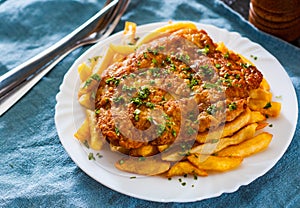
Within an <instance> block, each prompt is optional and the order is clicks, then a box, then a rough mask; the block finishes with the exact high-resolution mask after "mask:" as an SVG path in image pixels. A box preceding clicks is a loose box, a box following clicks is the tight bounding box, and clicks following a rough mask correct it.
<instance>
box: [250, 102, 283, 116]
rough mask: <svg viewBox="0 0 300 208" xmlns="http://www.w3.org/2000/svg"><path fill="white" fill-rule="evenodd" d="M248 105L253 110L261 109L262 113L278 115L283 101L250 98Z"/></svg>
mask: <svg viewBox="0 0 300 208" xmlns="http://www.w3.org/2000/svg"><path fill="white" fill-rule="evenodd" d="M248 106H249V107H250V109H251V110H253V111H260V112H261V113H263V114H265V115H267V116H271V117H276V116H278V115H279V114H280V110H281V103H279V102H273V101H272V102H267V101H265V100H258V99H249V102H248Z"/></svg>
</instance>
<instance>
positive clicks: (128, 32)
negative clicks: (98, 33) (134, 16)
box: [122, 21, 136, 45]
mask: <svg viewBox="0 0 300 208" xmlns="http://www.w3.org/2000/svg"><path fill="white" fill-rule="evenodd" d="M135 34H136V23H134V22H129V21H126V22H125V27H124V31H123V41H122V42H123V45H128V44H135Z"/></svg>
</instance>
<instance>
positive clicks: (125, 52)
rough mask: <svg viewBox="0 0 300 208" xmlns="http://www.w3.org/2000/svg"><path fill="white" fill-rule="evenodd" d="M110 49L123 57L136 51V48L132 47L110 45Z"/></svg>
mask: <svg viewBox="0 0 300 208" xmlns="http://www.w3.org/2000/svg"><path fill="white" fill-rule="evenodd" d="M109 47H110V48H111V49H112V50H113V51H114V52H115V53H118V54H122V55H128V54H130V53H133V52H134V50H135V48H136V47H135V46H132V45H115V44H110V45H109Z"/></svg>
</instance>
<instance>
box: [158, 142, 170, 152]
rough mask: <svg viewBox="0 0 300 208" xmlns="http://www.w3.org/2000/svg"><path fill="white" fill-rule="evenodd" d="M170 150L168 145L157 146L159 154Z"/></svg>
mask: <svg viewBox="0 0 300 208" xmlns="http://www.w3.org/2000/svg"><path fill="white" fill-rule="evenodd" d="M168 148H169V145H167V144H165V145H159V146H157V149H158V151H159V152H163V151H165V150H166V149H168Z"/></svg>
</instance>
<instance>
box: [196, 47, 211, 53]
mask: <svg viewBox="0 0 300 208" xmlns="http://www.w3.org/2000/svg"><path fill="white" fill-rule="evenodd" d="M197 53H198V54H203V55H207V54H208V53H209V45H206V46H205V47H204V48H201V49H198V50H197Z"/></svg>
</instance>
